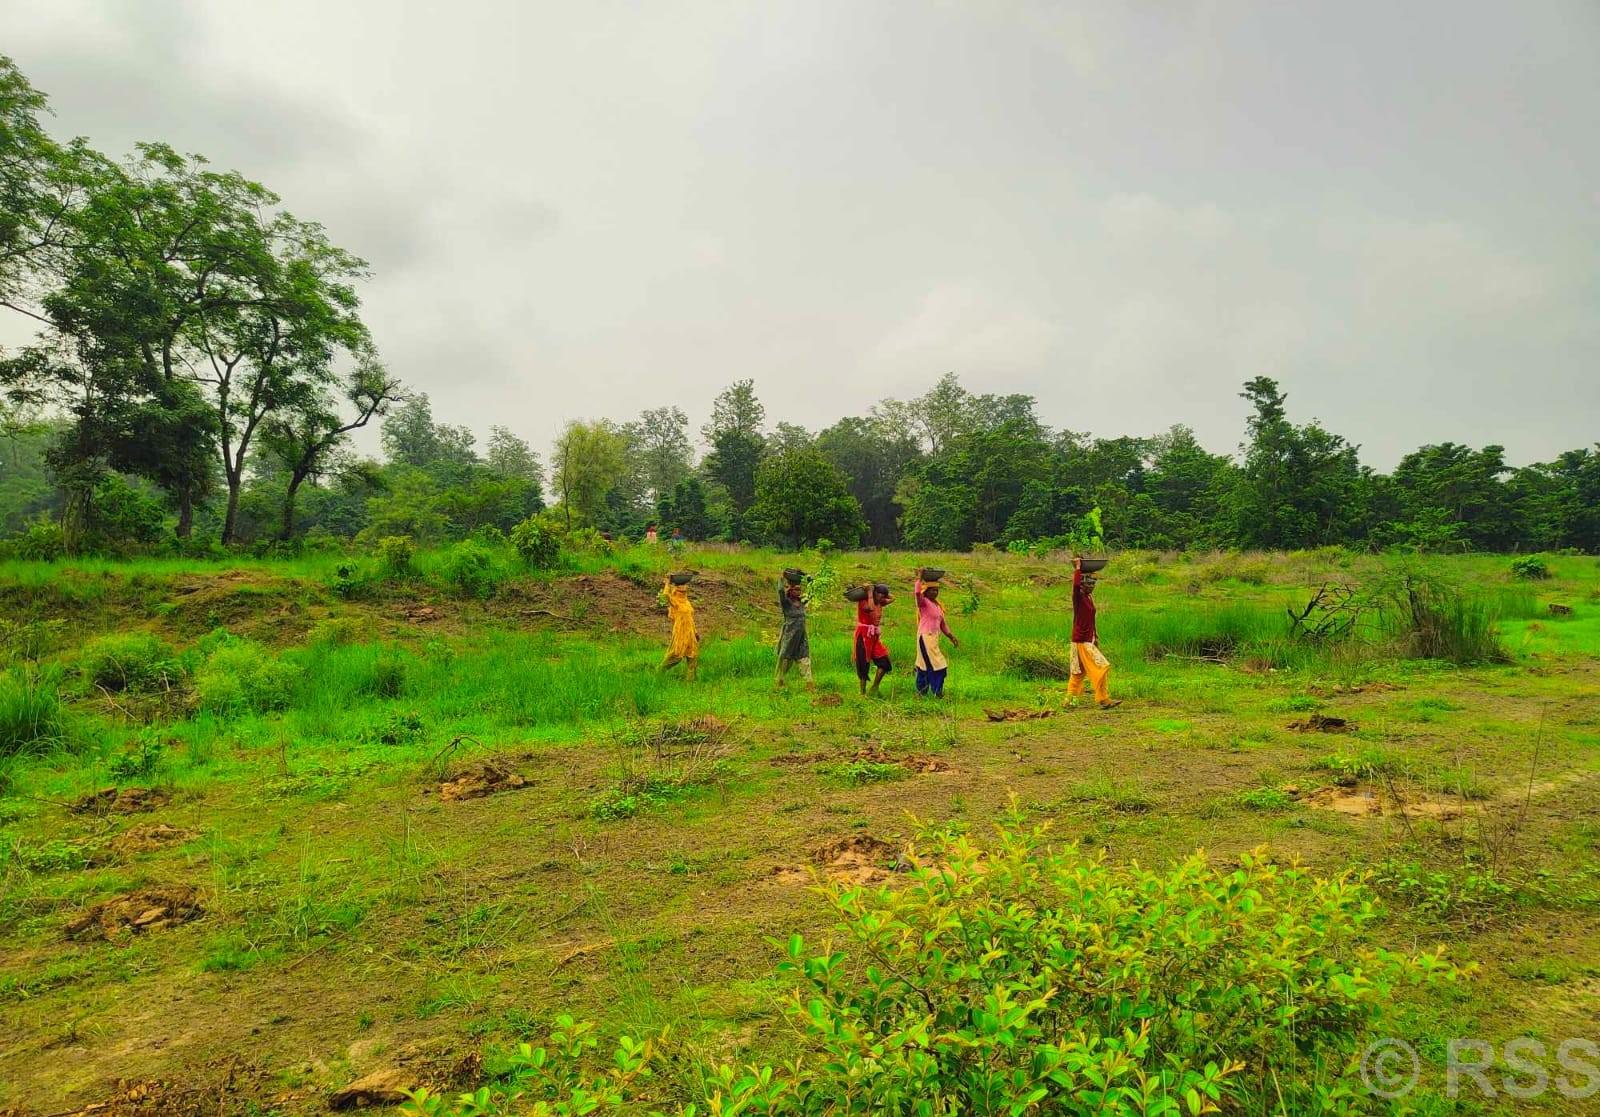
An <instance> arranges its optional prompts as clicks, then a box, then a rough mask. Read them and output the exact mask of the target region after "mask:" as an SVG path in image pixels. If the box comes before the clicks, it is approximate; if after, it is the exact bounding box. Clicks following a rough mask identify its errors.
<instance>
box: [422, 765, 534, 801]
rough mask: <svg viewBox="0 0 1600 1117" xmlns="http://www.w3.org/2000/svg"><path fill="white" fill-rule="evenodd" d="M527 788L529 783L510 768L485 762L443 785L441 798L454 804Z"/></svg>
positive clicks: (440, 791)
mask: <svg viewBox="0 0 1600 1117" xmlns="http://www.w3.org/2000/svg"><path fill="white" fill-rule="evenodd" d="M527 786H528V781H527V780H525V779H523V778H522V777H521V776H519V775H517V773H515V772H513V771H512V770H511V769H510V768H507V767H505V766H503V765H500V764H496V763H494V762H493V761H485V762H483V763H482V764H479V765H477V766H476V767H473V768H469V769H467V770H466V771H465V772H461V773H460V774H458V775H456V776H453V777H452V778H450V779H448V780H445V781H444V782H443V783H441V784H440V785H439V798H440V800H442V801H443V802H446V803H453V802H456V801H458V800H461V799H482V798H483V797H484V796H486V795H498V794H499V793H500V792H502V791H520V790H521V789H522V788H524V787H527Z"/></svg>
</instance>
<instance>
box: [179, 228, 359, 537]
mask: <svg viewBox="0 0 1600 1117" xmlns="http://www.w3.org/2000/svg"><path fill="white" fill-rule="evenodd" d="M241 226H242V229H243V230H244V233H242V234H241V235H247V234H248V233H251V232H253V233H255V234H257V235H259V237H260V247H259V250H258V251H257V253H256V259H255V267H254V269H253V270H252V271H251V272H250V273H249V274H248V275H246V276H244V277H242V279H241V281H240V287H241V290H240V291H239V293H238V298H237V302H236V304H235V305H232V306H228V307H226V308H223V309H222V310H220V311H219V312H217V313H212V314H207V315H203V316H201V317H200V318H198V319H197V320H196V326H195V328H196V330H197V332H198V334H199V338H198V344H199V348H200V349H201V351H202V352H203V353H204V354H205V357H206V361H207V364H208V366H209V368H208V369H206V368H203V369H202V370H201V371H200V372H199V373H197V374H196V377H195V379H196V380H197V381H198V382H199V383H202V384H205V385H207V386H208V387H209V388H210V389H211V391H212V394H213V400H214V406H215V408H216V413H217V414H216V431H217V437H218V443H219V447H218V448H219V450H220V453H221V459H222V471H223V476H224V478H225V479H226V483H227V502H226V508H225V511H224V513H223V520H222V543H223V545H224V546H227V545H228V544H231V543H232V542H233V541H234V533H235V527H236V522H237V518H238V510H239V493H240V490H241V489H242V487H243V485H244V475H245V464H246V462H247V461H248V460H249V454H250V448H251V444H252V441H253V440H254V437H255V433H256V430H257V428H258V427H259V426H260V424H261V423H262V421H263V420H265V419H266V418H267V417H268V416H270V415H271V414H273V413H274V412H275V411H278V410H288V409H291V408H293V407H294V406H295V404H296V403H297V401H299V400H302V399H307V400H316V399H319V398H320V397H322V396H324V395H325V394H326V393H327V390H328V387H329V385H330V384H331V383H332V382H333V381H334V378H335V376H336V373H335V370H334V364H335V362H336V361H337V360H338V359H339V358H340V356H341V355H344V354H349V355H352V356H353V355H357V354H359V353H361V352H362V351H363V350H364V348H365V347H366V346H367V344H368V342H367V333H366V328H365V327H364V326H363V325H362V324H361V320H360V318H359V317H358V315H357V308H358V306H359V300H358V299H357V298H356V294H355V288H354V286H353V281H354V280H355V279H357V278H360V277H361V276H363V275H365V269H366V265H365V264H364V263H363V262H362V261H360V260H358V259H356V258H355V257H354V256H351V255H350V254H349V253H347V252H344V251H342V250H341V249H338V248H335V247H334V246H333V245H331V244H329V243H328V241H327V238H326V237H325V236H324V235H323V233H322V230H321V228H320V227H318V226H315V225H306V224H303V223H302V222H299V221H297V220H296V219H295V218H293V217H291V216H290V215H288V214H278V215H276V216H275V217H273V218H271V219H270V220H269V221H267V222H265V223H264V224H262V225H260V226H258V227H257V228H255V229H253V230H252V229H251V228H250V226H249V224H248V218H247V219H246V220H245V221H244V222H241ZM302 410H303V409H302Z"/></svg>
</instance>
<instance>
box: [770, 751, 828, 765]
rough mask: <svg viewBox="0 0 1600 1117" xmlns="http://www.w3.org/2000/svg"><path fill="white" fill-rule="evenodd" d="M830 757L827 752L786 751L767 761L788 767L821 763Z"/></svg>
mask: <svg viewBox="0 0 1600 1117" xmlns="http://www.w3.org/2000/svg"><path fill="white" fill-rule="evenodd" d="M828 759H829V757H828V754H827V753H825V752H786V753H783V754H782V755H781V756H774V757H771V758H770V759H769V760H768V761H767V763H769V764H774V765H776V766H778V767H780V768H787V767H790V766H792V765H802V764H821V763H823V762H824V761H825V760H828Z"/></svg>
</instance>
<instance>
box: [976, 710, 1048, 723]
mask: <svg viewBox="0 0 1600 1117" xmlns="http://www.w3.org/2000/svg"><path fill="white" fill-rule="evenodd" d="M1054 714H1055V711H1054V710H988V709H986V710H984V711H983V716H984V717H986V718H988V719H989V720H990V721H1037V720H1039V719H1040V718H1047V717H1052V716H1053V715H1054Z"/></svg>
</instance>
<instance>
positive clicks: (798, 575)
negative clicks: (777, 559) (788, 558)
mask: <svg viewBox="0 0 1600 1117" xmlns="http://www.w3.org/2000/svg"><path fill="white" fill-rule="evenodd" d="M783 580H784V581H785V582H788V583H789V584H790V585H791V586H798V585H802V584H804V582H805V580H806V572H805V571H804V570H801V569H800V568H799V567H797V566H791V567H790V568H789V569H787V570H785V571H784V572H783Z"/></svg>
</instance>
